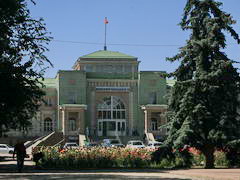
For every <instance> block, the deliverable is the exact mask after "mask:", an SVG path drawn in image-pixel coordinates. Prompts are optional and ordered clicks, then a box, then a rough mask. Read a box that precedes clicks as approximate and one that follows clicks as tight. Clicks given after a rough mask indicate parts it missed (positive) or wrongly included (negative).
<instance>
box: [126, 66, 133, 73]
mask: <svg viewBox="0 0 240 180" xmlns="http://www.w3.org/2000/svg"><path fill="white" fill-rule="evenodd" d="M125 72H126V73H130V72H132V65H125Z"/></svg>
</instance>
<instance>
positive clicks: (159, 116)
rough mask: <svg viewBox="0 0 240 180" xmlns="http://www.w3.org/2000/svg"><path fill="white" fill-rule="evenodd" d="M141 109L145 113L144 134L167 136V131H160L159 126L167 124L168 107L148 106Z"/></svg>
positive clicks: (160, 105) (159, 105)
mask: <svg viewBox="0 0 240 180" xmlns="http://www.w3.org/2000/svg"><path fill="white" fill-rule="evenodd" d="M141 109H142V110H143V111H144V132H145V133H153V135H154V136H164V135H166V129H159V126H161V125H163V124H165V123H166V111H167V105H162V104H147V105H143V106H141Z"/></svg>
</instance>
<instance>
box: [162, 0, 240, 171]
mask: <svg viewBox="0 0 240 180" xmlns="http://www.w3.org/2000/svg"><path fill="white" fill-rule="evenodd" d="M221 5H222V3H219V2H216V1H214V0H187V3H186V6H185V9H184V14H183V18H182V21H181V23H180V26H181V28H182V30H190V31H191V34H190V37H189V39H188V40H187V42H186V45H185V46H184V47H182V48H180V52H179V53H178V54H177V55H176V56H174V57H172V58H167V60H169V61H176V60H179V61H180V66H179V67H178V68H177V69H176V70H175V71H174V72H173V73H171V74H169V76H172V77H175V78H176V80H177V81H176V84H175V85H174V87H173V89H172V94H171V100H170V105H169V109H170V111H171V113H170V114H171V117H169V123H168V128H169V134H168V138H167V141H166V142H167V143H168V144H170V145H172V146H173V147H175V148H179V147H183V146H184V145H185V144H188V145H190V146H192V147H195V148H197V149H199V150H200V151H201V152H202V153H203V154H204V156H205V158H206V163H205V167H206V168H213V167H214V156H213V152H214V150H215V149H216V148H227V147H228V146H230V145H233V144H237V143H239V139H240V131H239V129H240V121H239V118H238V112H237V108H238V106H239V102H238V96H239V83H240V78H239V74H238V72H237V69H236V68H234V67H233V63H235V61H233V60H231V59H229V58H228V57H227V55H226V54H225V53H224V52H223V50H224V48H226V38H225V32H227V33H229V34H230V35H231V36H232V37H233V38H234V39H235V40H236V41H237V42H238V43H240V39H239V37H238V34H237V33H236V32H235V31H234V29H233V28H232V25H233V24H234V23H235V21H234V20H233V19H232V17H231V15H230V14H228V13H226V12H223V11H222V10H221V9H220V8H221Z"/></svg>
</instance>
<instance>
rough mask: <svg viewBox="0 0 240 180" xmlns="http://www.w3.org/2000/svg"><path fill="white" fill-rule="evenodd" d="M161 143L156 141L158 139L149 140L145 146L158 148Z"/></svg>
mask: <svg viewBox="0 0 240 180" xmlns="http://www.w3.org/2000/svg"><path fill="white" fill-rule="evenodd" d="M162 144H163V143H162V142H158V141H150V142H149V143H148V145H147V148H150V149H157V148H159V147H160V146H161V145H162Z"/></svg>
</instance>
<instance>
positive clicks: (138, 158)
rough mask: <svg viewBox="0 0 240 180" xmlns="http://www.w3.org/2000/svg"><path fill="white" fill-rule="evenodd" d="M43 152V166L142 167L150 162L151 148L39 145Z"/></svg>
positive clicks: (66, 167)
mask: <svg viewBox="0 0 240 180" xmlns="http://www.w3.org/2000/svg"><path fill="white" fill-rule="evenodd" d="M36 151H41V152H43V153H44V158H43V160H42V161H41V162H40V165H41V166H42V167H44V168H61V169H78V168H143V167H149V165H150V163H151V153H152V151H151V150H148V149H128V148H102V147H93V148H78V149H64V150H60V149H59V148H57V147H41V148H40V149H38V150H36V149H35V152H36Z"/></svg>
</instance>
